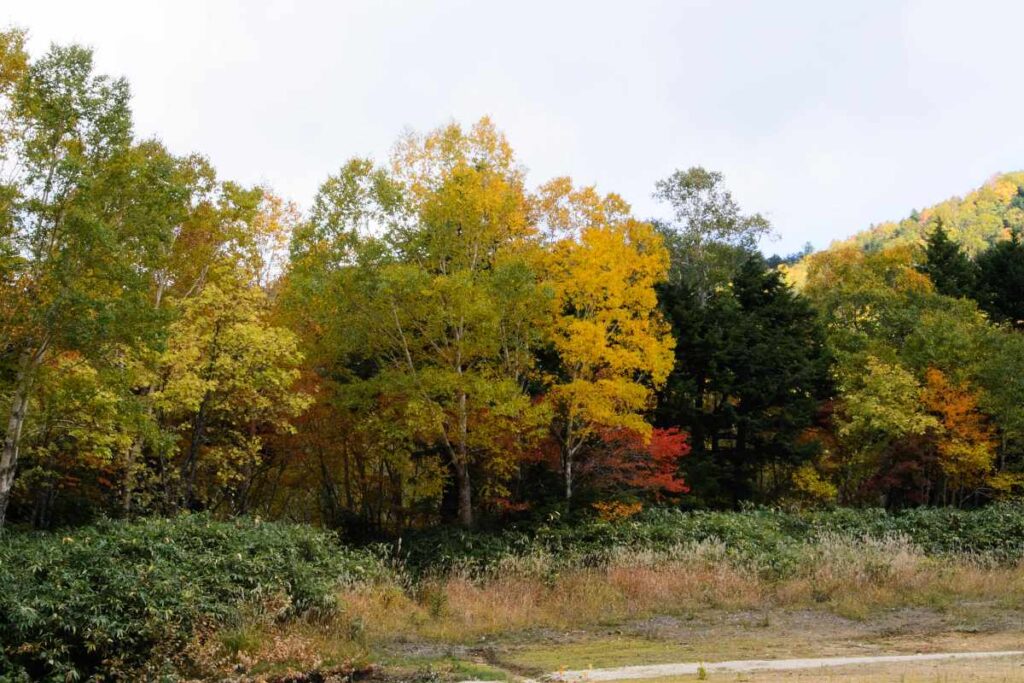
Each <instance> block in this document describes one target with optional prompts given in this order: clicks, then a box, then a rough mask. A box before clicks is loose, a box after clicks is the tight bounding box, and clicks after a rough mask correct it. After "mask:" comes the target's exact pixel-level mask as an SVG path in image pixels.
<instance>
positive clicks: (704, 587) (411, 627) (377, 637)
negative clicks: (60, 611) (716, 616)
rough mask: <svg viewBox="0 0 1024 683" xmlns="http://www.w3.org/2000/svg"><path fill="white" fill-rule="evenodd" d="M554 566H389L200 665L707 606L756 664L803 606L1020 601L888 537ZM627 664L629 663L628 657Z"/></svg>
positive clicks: (697, 549)
mask: <svg viewBox="0 0 1024 683" xmlns="http://www.w3.org/2000/svg"><path fill="white" fill-rule="evenodd" d="M559 566H560V565H559V564H558V563H556V562H553V561H552V558H545V557H544V556H541V555H537V556H531V557H527V558H515V559H510V560H508V561H507V562H505V563H504V564H503V565H502V566H501V567H499V568H498V569H497V570H495V571H493V572H491V573H490V574H489V575H488V576H487V577H485V578H480V577H478V576H473V575H471V574H470V573H468V572H459V571H456V572H452V573H451V574H449V575H447V576H444V577H436V578H434V579H429V580H423V581H419V582H413V581H410V580H409V579H408V578H407V577H404V576H403V575H402V574H401V573H400V572H396V573H395V574H394V575H393V576H391V577H390V578H388V579H385V580H377V581H376V582H373V583H367V584H364V585H361V586H356V587H353V588H349V589H346V590H344V592H343V593H342V594H341V595H340V598H341V604H342V605H343V609H342V612H341V614H339V615H337V616H335V617H334V618H332V619H331V620H329V621H325V622H320V623H289V624H280V623H277V622H275V621H274V620H273V619H269V618H267V617H266V616H260V615H258V614H256V615H253V616H252V617H251V618H249V619H247V620H246V621H245V624H244V625H243V626H242V627H240V628H239V629H234V630H230V631H225V632H222V633H220V634H219V636H218V637H217V638H214V639H210V640H208V641H207V644H206V659H207V660H208V661H214V660H217V661H219V667H220V670H221V671H224V670H225V666H238V665H242V666H243V667H244V668H245V669H246V670H247V671H250V672H256V671H269V670H289V669H291V670H309V669H312V668H315V667H316V666H321V665H325V664H333V663H338V662H353V661H365V660H366V659H372V658H374V657H378V658H379V657H380V656H381V655H386V656H387V657H390V658H392V660H394V659H395V658H396V657H397V658H399V659H400V658H401V657H403V656H406V655H403V654H401V653H403V652H406V653H407V652H409V651H410V649H416V648H415V647H413V644H422V645H423V646H424V647H425V649H426V650H431V649H432V648H433V649H434V651H437V652H441V651H444V648H450V647H456V648H457V647H464V646H469V647H471V648H479V647H480V646H481V643H485V642H486V643H494V642H504V643H506V646H503V647H505V649H506V650H507V649H508V647H511V648H512V649H513V650H519V649H522V648H523V647H524V646H528V645H529V644H530V643H531V642H532V643H537V642H538V640H539V641H541V642H544V640H545V639H546V638H547V637H548V636H546V635H545V633H556V632H557V633H564V632H581V631H586V630H588V629H595V628H597V629H598V630H600V629H601V628H603V627H608V626H611V625H617V624H624V623H630V622H634V621H635V620H643V619H647V618H650V617H655V616H674V617H683V618H684V619H687V618H691V617H693V616H694V615H698V616H699V615H701V614H704V613H706V612H709V611H715V612H716V613H721V614H728V613H735V612H744V613H747V614H751V615H753V616H752V617H751V618H753V619H754V620H757V615H759V614H760V615H764V616H763V623H759V624H757V626H758V628H755V629H754V631H753V632H746V633H744V634H743V635H742V637H741V638H740V639H741V640H743V639H744V638H745V639H746V640H743V642H742V643H740V645H742V647H740V649H741V650H742V652H740V653H739V654H743V655H744V656H747V657H757V656H759V654H761V653H763V652H764V651H765V647H767V643H768V642H769V641H771V640H772V634H771V633H769V632H770V631H771V628H769V627H770V620H771V618H772V617H771V615H772V613H773V610H792V609H807V608H810V609H811V610H812V611H815V612H818V611H821V610H824V611H825V612H832V613H834V614H837V615H841V616H843V617H846V618H853V619H861V620H870V619H872V618H873V617H874V616H875V615H876V614H881V613H882V612H884V611H885V610H890V609H892V608H900V607H912V608H916V607H921V608H927V609H929V610H938V611H942V610H946V609H947V608H956V609H957V610H959V609H961V608H960V607H959V606H960V605H963V604H976V605H997V606H999V607H1001V608H1004V609H1008V610H1014V609H1020V608H1021V607H1022V606H1024V572H1022V570H1021V568H1020V567H1007V566H1001V565H997V564H994V563H991V562H988V561H985V560H983V559H981V558H974V557H969V556H961V557H958V558H944V559H937V558H933V557H928V556H926V555H925V554H923V553H921V552H920V551H919V550H917V549H916V548H915V547H914V546H913V545H911V544H909V543H907V542H906V541H905V540H903V539H898V538H897V539H889V540H884V541H872V540H864V541H851V540H849V539H841V538H827V539H823V540H821V541H820V542H818V543H816V544H813V545H809V546H808V547H807V548H806V551H805V552H804V554H803V555H801V556H800V557H799V560H798V562H797V564H796V566H795V568H793V569H791V570H789V571H787V572H786V573H784V574H783V575H782V577H781V578H780V577H778V576H777V575H773V574H771V573H770V572H766V571H765V570H764V567H763V566H762V567H759V566H756V563H750V564H744V563H742V562H739V561H737V560H736V559H735V556H732V555H730V554H729V553H728V552H727V551H726V548H724V547H723V546H722V545H721V544H717V543H699V544H690V545H686V546H680V547H677V548H673V549H672V550H671V551H669V552H662V553H621V554H618V555H616V556H614V557H613V559H612V561H611V562H609V563H608V564H607V565H605V566H601V567H589V568H576V569H570V570H559V569H557V567H559ZM270 613H272V611H268V612H267V614H270ZM777 635H779V636H780V637H783V636H785V637H784V638H783V640H781V641H779V643H776V645H779V644H780V643H781V644H784V643H785V642H786V639H787V638H788V639H790V640H792V636H793V635H794V634H789V635H786V634H777ZM805 635H807V638H806V645H807V650H808V651H807V652H801V654H806V655H813V654H814V651H815V650H820V649H821V643H820V642H819V640H818V639H817V638H816V636H815V634H805ZM776 640H778V639H776ZM747 641H749V642H747ZM801 642H803V641H801ZM759 643H760V645H759ZM815 643H817V645H815ZM430 644H434V645H430ZM566 645H569V644H568V643H566ZM595 645H596V643H595ZM667 645H672V646H673V647H674V649H672V648H669V649H670V650H671V653H672V654H673V655H676V654H678V655H682V654H685V652H686V651H687V648H688V647H699V648H701V651H702V655H703V657H704V658H707V659H708V660H713V659H717V657H716V656H715V654H716V653H715V652H712V651H707V648H708V647H713V646H714V645H715V641H714V639H712V641H710V642H708V641H703V640H702V641H701V642H699V643H697V642H694V643H689V644H688V645H687V646H686V647H684V648H683V650H680V646H681V645H682V644H679V643H676V644H670V643H666V642H654V641H652V647H653V648H654V650H653V652H654V654H655V655H656V654H658V652H660V650H661V649H664V648H665V647H666V646H667ZM721 645H722V647H723V648H726V649H728V647H727V645H726V644H724V643H722V644H721ZM542 647H543V646H542ZM576 647H585V643H584V642H579V643H577V644H576ZM737 647H739V645H737ZM787 647H788V646H787ZM636 648H639V649H640V650H642V649H643V647H642V643H640V641H639V640H638V641H636V643H635V647H633V646H631V647H629V648H626V650H627V651H624V652H622V653H621V654H622V656H623V657H625V658H626V659H625V660H624V661H622V662H619V663H642V662H643V661H644V659H645V658H644V657H643V655H642V653H641V652H640V651H639V650H636ZM563 649H564V648H563V647H562V646H560V645H559V646H555V650H556V651H555V652H552V653H550V657H549V658H550V659H551V660H552V661H555V660H557V661H575V660H577V659H579V660H580V661H586V662H587V663H590V661H591V659H592V658H593V657H592V653H586V652H579V653H576V652H569V651H568V650H565V651H563ZM568 649H569V650H572V647H569V648H568ZM720 649H721V648H720ZM734 649H735V648H734ZM776 649H777V650H778V651H779V652H782V651H783V650H784V649H785V648H776ZM801 649H802V648H801ZM634 650H635V651H634ZM677 651H678V652H677ZM396 653H398V654H396ZM508 654H511V652H509V653H508ZM523 654H524V655H525V650H524V651H523ZM664 654H665V655H666V656H667V655H668V654H669V652H665V653H664ZM694 654H696V653H694ZM720 654H725V653H724V652H722V653H720ZM570 655H572V656H570ZM576 655H579V657H577V656H576ZM445 656H447V655H445ZM631 656H632V657H635V658H634V659H632V660H629V658H630V657H631ZM567 657H568V659H566V658H567ZM218 658H219V659H218ZM580 658H582V659H580ZM527 659H529V658H527ZM542 659H543V658H542ZM502 661H506V662H508V663H511V662H512V661H521V662H523V663H524V665H525V666H528V667H529V668H530V669H531V670H532V669H533V668H537V670H542V669H541V668H539V664H540V662H539V661H538V662H534V663H530V664H526V661H527V660H526V659H522V658H520V657H518V656H513V657H510V658H506V659H503V660H502ZM545 661H546V660H545ZM754 680H760V679H754ZM836 680H846V679H842V678H837V679H836Z"/></svg>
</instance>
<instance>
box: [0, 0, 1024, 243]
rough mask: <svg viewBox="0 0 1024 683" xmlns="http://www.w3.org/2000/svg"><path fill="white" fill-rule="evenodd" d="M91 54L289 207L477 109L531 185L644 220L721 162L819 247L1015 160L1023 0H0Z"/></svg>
mask: <svg viewBox="0 0 1024 683" xmlns="http://www.w3.org/2000/svg"><path fill="white" fill-rule="evenodd" d="M10 25H15V26H20V27H23V28H26V29H28V31H29V49H30V52H31V53H32V54H33V55H36V56H38V55H40V54H42V53H43V52H45V50H46V49H47V48H48V46H49V45H50V44H51V43H58V44H65V43H71V42H75V43H81V44H85V45H88V46H90V47H92V48H94V50H95V63H96V66H97V68H98V70H99V71H101V72H104V73H109V74H112V75H123V76H125V77H127V78H128V80H129V81H130V82H131V85H132V90H133V93H134V99H133V106H134V110H135V119H136V131H137V133H138V134H139V135H140V136H142V137H158V138H160V139H161V140H163V141H164V143H165V144H166V145H167V146H168V147H169V148H170V149H171V150H172V151H174V152H176V153H181V154H185V153H189V152H193V151H196V152H200V153H202V154H204V155H206V156H207V157H208V158H209V159H210V160H211V161H212V162H213V164H214V165H215V166H216V167H217V168H218V171H219V173H220V174H221V176H222V177H224V178H230V179H234V180H238V181H241V182H246V183H266V184H269V185H270V186H271V187H273V188H274V189H275V191H277V192H278V193H280V194H282V195H284V196H286V197H288V198H291V199H294V200H296V201H297V202H298V203H299V204H300V206H308V205H309V203H310V200H311V198H312V197H313V195H314V193H315V192H316V189H317V186H318V185H319V184H320V183H321V182H322V181H323V180H324V179H325V178H326V177H327V175H328V174H330V173H332V172H334V171H336V170H337V169H338V168H339V167H340V166H341V164H342V163H343V162H344V161H345V160H346V159H349V158H351V157H353V156H369V157H373V158H375V159H378V160H380V161H384V160H385V159H386V158H387V155H388V152H389V150H390V148H391V146H392V144H393V143H394V140H395V139H396V138H397V137H398V136H399V135H400V134H401V133H402V132H403V131H405V130H409V129H413V130H418V131H426V130H430V129H432V128H435V127H437V126H439V125H442V124H445V123H447V122H449V121H451V120H456V121H459V122H462V123H466V124H469V123H472V122H473V121H476V120H477V119H479V118H480V117H481V116H483V115H489V116H491V117H492V119H493V120H494V121H495V123H496V124H497V125H498V127H499V128H501V129H502V130H504V131H505V133H506V134H507V136H508V137H509V140H510V141H511V143H512V145H513V147H514V148H515V149H516V151H517V154H518V157H519V160H520V161H521V162H522V163H523V164H524V165H525V166H526V168H527V169H528V171H529V176H528V177H529V180H530V182H531V183H533V184H540V183H541V182H543V181H545V180H547V179H549V178H552V177H555V176H560V175H570V176H572V177H573V178H574V179H575V180H576V181H577V182H578V183H581V184H596V185H597V186H598V189H600V190H602V191H614V192H618V193H619V194H621V195H622V196H623V197H625V198H626V199H627V200H628V201H629V202H630V203H632V205H633V207H634V210H635V213H636V214H637V215H638V216H640V217H643V218H654V217H659V216H664V215H666V214H667V213H668V211H667V208H666V207H664V206H661V205H659V204H658V203H657V202H655V200H654V199H653V198H652V197H651V194H652V191H653V189H654V183H655V181H657V180H658V179H660V178H664V177H666V176H667V175H669V174H670V173H671V172H672V171H673V170H674V169H677V168H683V169H685V168H689V167H690V166H695V165H700V166H704V167H706V168H709V169H714V170H718V171H721V172H722V173H723V174H724V176H725V181H726V184H727V186H728V187H729V188H730V189H731V190H732V193H733V196H734V197H735V199H736V200H737V201H738V202H739V203H740V205H741V206H742V207H743V209H744V210H746V211H749V212H755V211H756V212H761V213H763V214H764V215H765V216H767V217H768V218H769V219H770V220H771V221H772V224H773V225H774V227H775V230H776V233H777V237H776V238H775V239H774V240H773V241H770V242H767V243H765V244H763V245H762V246H763V248H764V249H765V250H766V251H768V252H778V253H789V252H793V251H796V250H798V249H799V248H800V247H801V246H802V245H803V244H804V243H806V242H811V243H812V244H813V245H814V246H815V247H818V248H822V247H825V246H827V245H828V244H829V242H831V241H832V240H833V239H841V238H843V237H846V236H848V235H850V234H852V233H854V232H856V231H858V230H861V229H863V228H866V227H867V226H869V225H870V224H872V223H877V222H881V221H884V220H891V219H898V218H901V217H903V216H906V215H907V214H909V213H910V211H911V210H912V209H914V208H921V207H924V206H927V205H930V204H933V203H935V202H938V201H941V200H943V199H946V198H948V197H950V196H952V195H962V194H965V193H966V192H968V191H969V190H971V189H973V188H975V187H977V186H979V185H981V184H982V183H984V182H985V180H986V179H988V178H989V177H991V176H992V175H994V174H995V173H998V172H1004V171H1011V170H1018V169H1021V168H1024V132H1022V131H1024V126H1022V125H1021V118H1022V112H1024V87H1022V84H1021V73H1020V68H1021V58H1020V50H1019V49H1018V48H1017V45H1018V44H1019V42H1020V27H1021V26H1024V2H1015V1H1010V0H1007V1H1004V2H986V1H983V0H982V1H980V0H975V1H974V2H970V3H966V2H946V1H944V0H919V1H907V2H900V1H897V0H887V1H884V2H882V1H879V2H875V1H872V0H862V1H858V2H821V1H820V0H816V1H807V2H798V1H787V0H774V1H771V2H769V1H767V0H764V1H761V2H752V1H751V2H742V1H738V0H735V1H729V0H718V1H714V0H708V1H706V2H703V1H688V0H674V1H671V0H670V1H664V2H661V1H656V0H629V1H626V0H618V1H607V0H587V1H579V2H576V1H568V0H566V1H563V2H558V1H557V0H547V1H539V2H538V1H534V0H504V1H502V2H490V1H486V0H476V1H470V0H418V1H414V0H409V1H407V2H400V1H397V0H395V1H388V0H362V1H355V0H335V1H330V0H294V1H291V2H289V1H285V0H175V1H174V2H169V1H167V2H157V1H155V0H126V1H123V2H121V1H108V0H90V1H89V2H83V1H82V0H0V26H10Z"/></svg>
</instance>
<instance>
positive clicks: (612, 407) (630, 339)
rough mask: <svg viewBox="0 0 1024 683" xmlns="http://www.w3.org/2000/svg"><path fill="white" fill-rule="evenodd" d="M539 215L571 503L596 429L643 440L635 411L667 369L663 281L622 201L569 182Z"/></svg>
mask: <svg viewBox="0 0 1024 683" xmlns="http://www.w3.org/2000/svg"><path fill="white" fill-rule="evenodd" d="M537 210H538V212H539V215H540V218H541V221H542V223H543V226H544V228H545V229H546V230H545V232H546V234H547V236H548V238H549V239H550V240H551V242H552V243H551V245H550V246H551V248H550V250H549V252H548V257H547V264H546V274H547V282H548V284H549V285H550V287H551V289H552V291H553V298H552V309H551V313H552V315H551V321H550V329H549V340H550V343H551V345H552V347H553V348H554V351H555V352H556V354H557V356H558V359H559V366H558V369H557V371H556V372H555V374H554V375H553V376H552V377H550V378H549V379H550V383H551V385H550V389H549V391H548V400H549V403H550V405H551V407H552V411H553V416H554V417H553V419H552V422H551V431H552V434H553V436H554V437H555V438H556V439H557V441H558V444H559V450H560V461H561V469H562V477H563V480H564V485H565V498H566V501H570V500H571V499H572V495H573V477H574V470H573V467H574V464H575V463H576V461H577V460H578V458H580V457H581V455H582V454H583V453H584V452H585V449H586V447H587V446H588V445H592V444H593V443H594V441H595V440H596V439H597V437H598V434H599V432H600V431H601V430H628V431H631V432H635V433H638V434H640V435H642V436H643V437H644V438H649V437H650V433H651V427H650V425H649V424H648V423H647V422H646V420H645V419H644V415H643V413H644V411H645V410H646V409H647V408H649V407H650V405H651V401H652V398H653V390H654V389H656V388H658V387H660V386H662V385H663V384H664V383H665V381H666V379H667V378H668V375H669V372H670V371H671V370H672V363H673V353H672V351H673V348H674V346H675V341H674V340H673V338H672V336H671V333H670V330H669V327H668V325H667V324H666V322H665V321H664V319H663V318H662V316H661V314H660V311H659V309H658V301H657V295H656V293H655V289H654V286H655V284H657V283H658V282H660V281H662V280H664V279H665V277H666V276H667V274H668V253H667V251H666V250H665V247H664V245H663V243H662V239H661V236H660V235H659V234H658V233H657V232H656V231H655V230H654V228H653V227H652V226H651V225H649V224H648V223H643V222H641V221H638V220H635V219H634V218H632V216H631V215H630V208H629V205H628V204H627V203H626V202H625V201H623V200H622V198H621V197H619V196H617V195H614V194H609V195H605V196H603V197H602V196H600V195H599V194H598V193H597V192H596V191H595V190H594V188H592V187H585V188H580V189H576V188H574V187H573V185H572V182H571V181H570V180H569V179H567V178H560V179H556V180H553V181H551V182H550V183H548V184H546V185H545V186H543V187H542V188H541V190H540V193H539V196H538V200H537Z"/></svg>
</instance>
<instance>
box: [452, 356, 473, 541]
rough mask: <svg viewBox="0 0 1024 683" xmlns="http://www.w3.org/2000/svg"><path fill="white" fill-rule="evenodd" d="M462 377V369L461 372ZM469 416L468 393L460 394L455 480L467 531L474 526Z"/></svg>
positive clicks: (462, 519)
mask: <svg viewBox="0 0 1024 683" xmlns="http://www.w3.org/2000/svg"><path fill="white" fill-rule="evenodd" d="M459 374H460V375H461V374H462V372H461V369H460V371H459ZM468 440H469V414H468V412H467V407H466V392H465V391H460V392H459V442H458V444H457V446H456V447H457V453H456V455H455V479H456V485H457V486H458V489H459V524H460V525H461V526H463V527H464V528H466V529H469V528H470V527H472V526H473V487H472V484H471V482H470V478H469V444H468Z"/></svg>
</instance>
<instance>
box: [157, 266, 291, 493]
mask: <svg viewBox="0 0 1024 683" xmlns="http://www.w3.org/2000/svg"><path fill="white" fill-rule="evenodd" d="M267 313H268V306H267V301H266V295H265V293H264V292H263V290H262V289H260V288H259V287H256V286H253V285H251V284H249V283H247V282H246V281H245V280H244V279H240V278H237V277H231V276H230V275H220V274H218V277H216V278H212V279H211V281H210V282H208V283H207V284H206V286H204V287H203V289H202V290H201V291H200V293H199V294H197V295H196V296H194V297H191V298H189V299H187V300H186V301H185V302H184V304H183V306H182V311H181V317H180V318H179V319H178V320H176V321H175V322H174V323H173V324H172V325H171V329H170V334H169V339H168V343H167V347H168V348H167V351H166V352H165V353H164V354H163V356H162V357H161V359H160V375H161V376H162V377H163V378H165V381H164V384H163V385H162V386H161V387H160V388H159V389H158V390H157V391H156V392H154V395H153V398H154V400H155V403H156V405H157V407H158V408H159V409H160V410H161V412H162V414H163V415H164V417H165V419H167V420H168V421H169V422H170V423H171V425H173V427H174V429H175V431H177V432H178V434H179V435H180V437H181V439H182V443H183V444H184V448H183V453H182V457H181V458H180V460H181V462H180V476H181V480H182V483H183V493H182V497H183V499H184V502H185V503H186V504H187V505H189V506H195V505H196V504H209V503H211V502H212V501H213V498H214V497H215V496H218V495H220V493H222V492H223V491H225V490H226V491H228V492H229V493H230V492H231V486H232V485H235V484H240V483H243V484H244V482H245V480H246V479H247V478H251V476H252V475H253V470H254V468H255V466H256V465H258V464H259V462H260V459H261V456H262V452H263V444H264V439H263V435H265V434H267V433H275V432H283V431H289V430H291V429H292V426H291V422H290V420H291V419H292V418H294V417H296V416H297V415H299V414H301V413H302V411H303V410H305V409H306V408H307V407H308V405H309V402H310V401H309V397H308V395H306V394H304V393H302V392H299V391H296V390H295V383H296V381H297V380H298V379H299V370H298V366H299V363H300V362H301V360H302V354H301V353H300V352H299V350H298V340H297V338H296V336H295V335H294V334H293V333H292V332H291V331H289V330H287V329H285V328H283V327H276V326H274V325H272V324H270V323H269V322H268V321H267ZM200 471H202V472H204V473H205V474H206V475H207V477H206V480H207V481H208V482H212V486H210V487H209V488H208V490H207V492H199V491H198V490H197V474H198V473H199V472H200ZM236 493H237V492H236ZM243 493H244V492H243ZM236 498H237V495H236ZM234 502H235V504H236V507H238V505H239V504H240V502H241V503H244V501H240V500H235V501H234Z"/></svg>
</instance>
